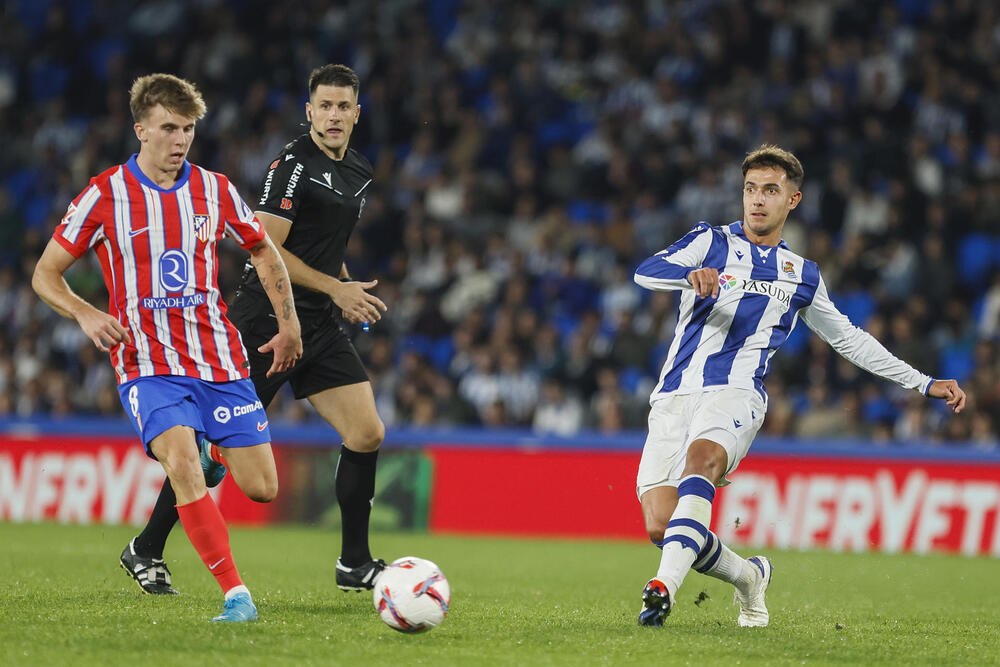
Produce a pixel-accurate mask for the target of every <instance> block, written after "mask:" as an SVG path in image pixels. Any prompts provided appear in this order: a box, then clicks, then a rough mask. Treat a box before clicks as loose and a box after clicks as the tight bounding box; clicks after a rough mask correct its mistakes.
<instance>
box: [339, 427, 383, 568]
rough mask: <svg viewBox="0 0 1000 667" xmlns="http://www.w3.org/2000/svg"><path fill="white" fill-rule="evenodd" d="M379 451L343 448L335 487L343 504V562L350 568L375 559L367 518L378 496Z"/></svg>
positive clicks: (341, 551) (340, 503) (341, 511)
mask: <svg viewBox="0 0 1000 667" xmlns="http://www.w3.org/2000/svg"><path fill="white" fill-rule="evenodd" d="M377 459H378V450H377V449H376V450H375V451H374V452H355V451H353V450H351V449H348V448H347V447H346V446H341V448H340V460H339V461H338V462H337V477H336V480H335V488H336V493H337V503H338V504H339V505H340V519H341V523H342V524H343V526H342V528H341V533H340V537H341V547H340V560H341V562H342V563H343V564H344V565H346V566H347V567H357V566H358V565H363V564H365V563H367V562H368V561H370V560H371V559H372V554H371V552H370V551H369V550H368V517H369V516H370V515H371V511H372V498H373V497H374V496H375V462H376V460H377Z"/></svg>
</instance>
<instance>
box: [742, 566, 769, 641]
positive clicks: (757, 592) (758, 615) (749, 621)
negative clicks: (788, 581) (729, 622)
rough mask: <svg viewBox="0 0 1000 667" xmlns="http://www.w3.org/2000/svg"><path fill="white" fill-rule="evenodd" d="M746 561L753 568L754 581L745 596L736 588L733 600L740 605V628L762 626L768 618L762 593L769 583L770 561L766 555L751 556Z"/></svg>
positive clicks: (765, 590)
mask: <svg viewBox="0 0 1000 667" xmlns="http://www.w3.org/2000/svg"><path fill="white" fill-rule="evenodd" d="M747 562H748V563H750V565H752V566H753V568H754V579H755V580H754V583H753V586H751V587H750V593H749V594H748V595H746V596H743V595H740V591H739V589H736V595H735V596H734V597H735V599H734V602H735V603H736V604H738V605H739V606H740V618H739V624H740V627H742V628H762V627H764V626H766V625H767V622H768V620H769V617H768V614H767V605H765V604H764V594H765V593H766V592H767V587H768V586H769V585H770V584H771V574H772V573H773V572H774V568H773V567H771V561H770V560H768V558H767V557H766V556H753V557H751V558H748V559H747Z"/></svg>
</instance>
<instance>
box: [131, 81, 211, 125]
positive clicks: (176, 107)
mask: <svg viewBox="0 0 1000 667" xmlns="http://www.w3.org/2000/svg"><path fill="white" fill-rule="evenodd" d="M157 104H159V105H161V106H162V107H163V108H164V109H166V110H167V111H172V112H173V113H176V114H180V115H181V116H184V117H185V118H194V119H195V120H198V119H200V118H203V117H204V116H205V111H206V110H207V108H206V107H205V100H204V99H202V97H201V92H199V90H198V88H197V87H196V86H195V85H194V84H193V83H191V82H190V81H186V80H184V79H182V78H180V77H176V76H174V75H173V74H147V75H146V76H140V77H139V78H138V79H136V80H135V81H134V82H133V83H132V88H131V89H130V90H129V108H131V110H132V120H134V121H135V122H137V123H138V122H141V121H142V119H143V118H145V117H146V114H148V113H149V112H150V111H152V110H153V108H154V107H155V106H156V105H157Z"/></svg>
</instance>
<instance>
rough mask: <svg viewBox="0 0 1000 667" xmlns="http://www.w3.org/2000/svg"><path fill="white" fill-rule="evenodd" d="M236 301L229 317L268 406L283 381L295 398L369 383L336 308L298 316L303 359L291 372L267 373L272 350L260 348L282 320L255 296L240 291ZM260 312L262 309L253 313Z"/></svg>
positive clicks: (256, 385)
mask: <svg viewBox="0 0 1000 667" xmlns="http://www.w3.org/2000/svg"><path fill="white" fill-rule="evenodd" d="M241 296H243V297H244V298H239V297H237V298H236V299H235V300H234V301H233V307H232V308H230V310H229V313H228V315H229V319H230V320H231V321H232V322H233V324H235V325H236V328H237V329H239V331H240V335H241V336H242V337H243V345H244V347H246V349H247V357H248V358H249V359H250V379H251V380H252V381H253V385H254V388H256V390H257V396H258V397H259V398H260V400H261V401H263V403H264V405H268V404H269V403H270V402H271V400H272V399H273V398H274V395H275V394H277V393H278V389H280V388H281V385H283V384H284V383H286V382H287V383H288V384H290V385H291V387H292V391H293V392H294V394H295V398H306V397H308V396H312V395H314V394H318V393H319V392H321V391H324V390H326V389H331V388H333V387H342V386H344V385H349V384H357V383H358V382H367V381H368V374H367V373H366V372H365V367H364V365H363V364H362V363H361V358H360V357H359V356H358V352H357V350H355V349H354V344H353V343H351V339H350V338H348V337H347V334H346V333H344V329H343V327H341V325H340V320H339V318H337V317H335V316H334V315H333V313H332V310H328V311H327V312H325V313H321V314H318V315H305V316H300V318H299V322H300V324H301V325H302V358H301V359H299V360H298V361H297V362H296V363H295V366H293V367H292V368H291V370H287V371H285V372H283V373H277V374H275V375H272V376H271V377H267V370H268V369H269V368H270V367H271V364H272V363H273V361H274V354H272V353H268V354H261V353H260V352H258V351H257V348H258V347H260V346H261V345H263V344H264V343H266V342H267V341H269V340H271V338H272V337H273V336H274V335H275V334H276V333H278V320H277V319H276V318H275V317H274V315H273V314H272V313H271V312H270V308H268V309H267V312H265V313H260V312H259V308H258V307H257V306H258V304H254V303H251V302H252V301H254V300H255V299H253V298H252V297H251V298H246V297H249V296H250V295H249V294H246V295H241ZM253 311H258V312H253Z"/></svg>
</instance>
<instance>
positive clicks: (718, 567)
mask: <svg viewBox="0 0 1000 667" xmlns="http://www.w3.org/2000/svg"><path fill="white" fill-rule="evenodd" d="M692 568H693V569H695V570H697V571H698V572H701V573H702V574H707V575H708V576H710V577H715V578H716V579H721V580H722V581H725V582H728V583H730V584H732V585H733V586H735V587H736V588H737V590H739V592H740V593H742V594H743V595H749V594H750V586H752V585H753V583H754V581H755V580H756V574H755V571H754V568H753V565H751V564H750V562H749V561H748V560H747V559H746V558H741V557H740V556H739V555H738V554H737V553H736V552H734V551H733V550H732V549H730V548H729V547H727V546H726V545H725V544H723V543H722V540H720V539H719V537H718V535H716V534H715V533H713V532H712V531H709V532H708V536H707V537H706V538H705V546H704V547H703V548H702V550H701V553H699V554H698V559H697V560H696V561H695V562H694V565H692Z"/></svg>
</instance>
